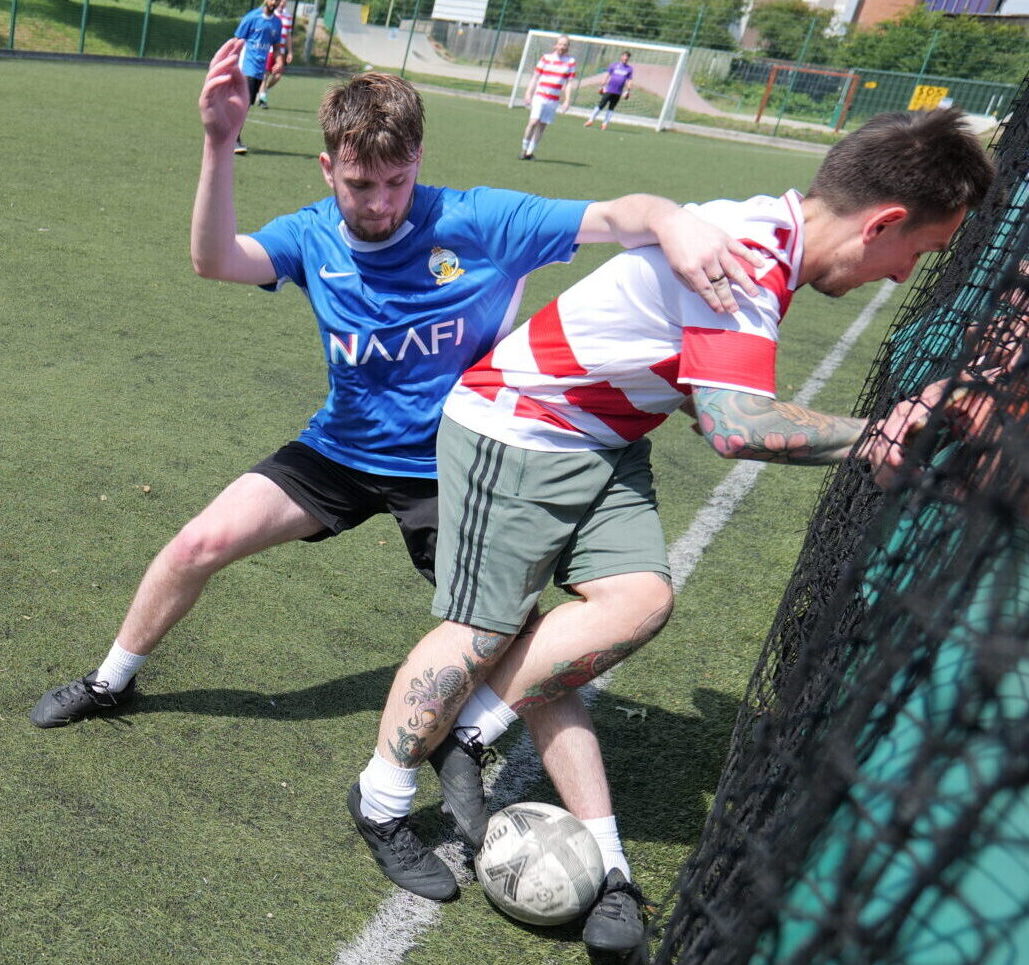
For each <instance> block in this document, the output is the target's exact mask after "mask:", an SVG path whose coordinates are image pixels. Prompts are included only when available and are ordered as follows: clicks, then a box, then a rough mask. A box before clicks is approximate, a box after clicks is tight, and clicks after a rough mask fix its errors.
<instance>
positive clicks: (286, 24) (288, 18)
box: [275, 7, 293, 51]
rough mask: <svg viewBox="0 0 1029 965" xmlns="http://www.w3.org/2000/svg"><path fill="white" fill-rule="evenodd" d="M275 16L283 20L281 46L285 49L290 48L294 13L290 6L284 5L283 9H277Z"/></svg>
mask: <svg viewBox="0 0 1029 965" xmlns="http://www.w3.org/2000/svg"><path fill="white" fill-rule="evenodd" d="M275 16H276V17H278V18H279V19H280V20H281V21H282V43H281V44H280V46H281V47H282V49H283V51H285V50H287V49H288V47H287V44H288V42H289V35H290V34H291V33H292V32H293V14H291V13H290V12H289V7H283V8H282V10H279V11H276V13H275Z"/></svg>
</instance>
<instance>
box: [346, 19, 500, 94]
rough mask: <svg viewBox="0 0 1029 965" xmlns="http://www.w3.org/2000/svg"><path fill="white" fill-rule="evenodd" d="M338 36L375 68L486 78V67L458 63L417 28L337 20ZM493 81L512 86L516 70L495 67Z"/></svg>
mask: <svg viewBox="0 0 1029 965" xmlns="http://www.w3.org/2000/svg"><path fill="white" fill-rule="evenodd" d="M336 35H337V36H338V37H339V39H340V40H341V41H342V42H343V43H344V44H345V45H346V46H347V48H348V49H349V50H350V51H351V53H353V55H354V56H355V57H358V58H359V59H361V60H363V61H365V62H366V63H368V64H371V65H372V66H373V67H388V68H390V69H392V70H399V69H401V68H403V69H404V70H405V72H407V71H410V72H412V73H416V74H436V75H437V76H440V77H460V78H463V79H464V80H478V81H483V80H485V79H486V68H485V67H479V66H476V65H474V64H455V63H453V62H452V61H450V60H447V58H446V57H442V56H440V52H439V51H438V50H437V49H436V47H435V45H434V44H433V43H432V41H431V40H429V38H428V37H427V36H426V35H425V34H423V33H418V32H417V31H415V32H413V33H412V32H411V31H409V30H408V31H402V30H398V29H397V28H395V27H394V28H390V27H376V26H372V25H370V24H363V23H347V24H343V25H342V26H341V25H340V24H339V23H338V22H337V24H336ZM489 80H490V83H498V84H507V85H509V86H510V85H511V84H513V83H514V80H515V71H513V70H509V69H507V68H504V67H497V66H495V65H494V67H493V68H492V69H491V70H490V72H489Z"/></svg>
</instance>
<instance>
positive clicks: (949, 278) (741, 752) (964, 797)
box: [653, 77, 1029, 965]
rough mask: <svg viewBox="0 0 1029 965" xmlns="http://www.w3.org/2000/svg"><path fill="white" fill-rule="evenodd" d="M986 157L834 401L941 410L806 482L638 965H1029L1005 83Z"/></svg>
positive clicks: (1018, 274)
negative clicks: (795, 527) (942, 239)
mask: <svg viewBox="0 0 1029 965" xmlns="http://www.w3.org/2000/svg"><path fill="white" fill-rule="evenodd" d="M993 147H994V154H995V158H996V161H997V166H998V173H997V177H996V179H995V181H994V184H993V186H992V187H991V190H990V193H989V195H988V197H987V199H986V202H985V203H984V204H983V205H982V206H981V208H980V209H979V210H978V211H977V212H975V214H974V215H973V216H972V217H970V218H969V219H968V220H967V221H966V223H965V225H964V227H963V228H962V231H961V234H960V236H959V237H958V238H957V240H956V242H955V244H954V246H953V248H952V250H951V252H950V253H946V254H943V255H941V256H939V257H937V258H936V259H935V260H934V261H933V262H932V263H931V264H928V265H927V266H926V268H925V269H924V270H923V271H922V273H921V274H920V275H919V277H918V280H917V283H916V284H915V286H914V287H913V288H912V290H911V291H910V293H909V294H908V296H907V298H906V300H905V302H904V304H903V305H902V306H901V309H900V314H899V315H898V318H897V319H896V321H895V323H894V325H893V327H892V329H891V331H890V332H889V333H888V335H887V337H886V340H885V341H884V343H883V345H882V347H881V349H880V351H879V355H878V357H877V359H876V361H875V363H874V365H873V367H872V370H871V372H870V374H869V376H868V379H867V381H866V384H865V389H864V391H863V393H862V398H861V400H860V402H859V404H858V413H859V414H860V415H863V416H866V417H868V418H870V419H873V420H877V419H881V418H883V417H884V416H885V415H886V414H887V413H888V412H889V411H890V409H891V408H892V407H893V406H894V405H895V404H897V403H898V402H899V401H901V400H903V399H911V398H917V397H919V396H921V394H922V393H923V392H924V390H925V388H926V386H929V385H938V386H942V392H943V395H942V398H943V399H947V398H951V399H953V400H955V402H952V403H951V404H950V405H946V404H941V403H936V404H934V405H932V406H931V407H928V406H927V411H926V418H927V421H926V424H925V426H924V428H923V429H922V431H921V432H920V433H919V434H918V435H917V438H916V439H915V440H914V442H913V443H912V444H911V446H910V452H909V455H908V458H907V461H906V464H905V466H904V467H903V468H902V470H901V472H900V474H899V478H898V479H897V480H896V481H895V482H894V483H892V484H891V485H890V486H889V488H888V489H886V490H883V489H880V488H878V487H877V486H876V485H875V484H874V483H873V482H872V480H871V478H870V476H869V473H868V471H867V469H866V468H865V467H864V466H863V465H861V464H859V463H858V462H857V461H854V462H848V463H845V464H843V466H841V467H840V468H839V470H838V471H836V472H835V473H834V474H833V475H832V476H831V477H830V478H829V480H828V482H827V483H826V485H825V487H824V490H823V494H822V499H821V501H820V504H819V506H818V508H817V509H816V511H815V514H814V517H813V519H812V521H811V525H810V527H809V530H808V534H807V538H806V541H805V544H804V547H803V549H802V551H801V554H800V557H799V559H798V561H797V565H796V568H795V570H794V573H793V576H792V578H791V581H790V584H789V586H788V587H787V590H786V594H785V596H784V597H783V600H782V603H781V604H780V607H779V612H778V614H777V616H776V620H775V623H774V625H773V626H772V629H771V632H770V634H769V637H768V639H767V641H766V643H765V647H764V650H763V652H762V654H761V656H760V658H759V661H758V665H757V668H756V670H755V672H754V675H753V677H752V678H751V682H750V686H749V688H748V693H747V696H746V699H745V701H744V704H743V706H742V708H741V710H740V712H739V715H738V717H737V722H736V727H735V730H734V733H733V737H732V741H731V746H730V749H729V757H728V762H727V764H726V767H725V770H724V771H723V774H722V778H721V780H720V782H719V786H718V790H717V792H716V796H715V803H714V806H713V808H712V811H711V814H710V816H709V818H708V821H707V823H706V826H705V828H704V830H703V832H702V834H701V836H700V839H699V841H698V843H697V847H696V849H695V851H694V852H693V854H692V855H691V856H690V857H689V858H688V859H687V861H686V862H685V864H684V865H683V867H682V870H681V874H680V877H679V880H678V882H677V884H676V886H675V888H674V890H673V891H672V893H671V895H670V896H669V898H668V901H667V903H666V906H665V908H664V910H663V912H662V913H661V915H660V916H659V917H658V919H657V922H656V925H655V929H654V933H653V934H654V935H655V942H656V941H657V938H658V937H660V938H661V941H660V946H659V947H658V948H657V949H656V959H655V961H656V962H657V963H660V965H666V963H689V965H734V963H741V965H742V963H747V965H830V963H831V965H872V963H875V965H1008V963H1015V962H1024V961H1026V960H1027V959H1026V954H1027V952H1026V949H1029V751H1027V748H1029V744H1027V734H1029V648H1027V640H1029V77H1027V78H1026V80H1025V81H1024V82H1023V84H1022V87H1021V89H1020V91H1019V93H1018V95H1017V96H1016V99H1015V102H1014V105H1013V108H1012V112H1011V114H1010V115H1009V116H1008V118H1007V120H1006V121H1005V124H1004V126H1003V128H1002V129H1001V131H1000V133H999V135H998V136H997V137H996V138H995V139H994V143H993ZM958 402H959V403H960V405H958V408H957V409H955V407H954V406H955V404H956V403H958ZM961 411H963V412H964V415H966V416H971V418H969V419H968V420H966V419H965V418H964V417H958V415H957V413H958V412H961ZM908 441H909V442H910V439H909V440H908Z"/></svg>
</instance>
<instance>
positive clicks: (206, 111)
mask: <svg viewBox="0 0 1029 965" xmlns="http://www.w3.org/2000/svg"><path fill="white" fill-rule="evenodd" d="M243 44H244V41H243V40H240V39H238V38H235V37H234V38H233V39H232V40H229V41H227V42H226V43H225V44H223V45H222V46H221V47H220V48H219V50H218V52H217V53H216V54H215V55H214V57H213V58H212V59H211V65H210V67H209V68H208V69H207V76H206V77H205V78H204V86H203V87H202V88H201V90H200V101H199V106H200V120H201V122H202V123H203V125H204V133H206V134H207V136H208V137H209V138H210V139H211V140H212V141H215V142H225V141H235V139H236V135H238V134H239V132H240V131H241V130H242V128H243V122H244V121H245V120H246V116H247V111H248V110H249V109H250V92H249V89H248V88H247V81H246V78H245V77H244V76H243V72H242V71H241V70H240V69H239V54H240V51H241V50H242V49H243Z"/></svg>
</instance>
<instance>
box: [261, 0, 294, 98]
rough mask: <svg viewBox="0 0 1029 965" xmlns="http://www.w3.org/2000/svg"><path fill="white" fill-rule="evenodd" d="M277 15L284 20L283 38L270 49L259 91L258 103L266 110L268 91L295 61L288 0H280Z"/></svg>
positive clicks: (291, 19) (276, 10)
mask: <svg viewBox="0 0 1029 965" xmlns="http://www.w3.org/2000/svg"><path fill="white" fill-rule="evenodd" d="M275 16H276V17H278V18H279V20H281V21H282V40H281V41H280V43H279V46H278V47H276V48H275V49H273V50H269V51H268V64H267V70H266V72H265V75H264V80H263V81H261V89H260V90H259V91H258V92H257V103H258V104H260V105H261V107H263V108H265V110H267V108H268V91H269V90H271V89H272V88H273V87H274V86H275V85H276V84H277V83H278V82H279V81H280V80H282V75H283V74H284V73H286V68H287V67H288V66H289V65H290V64H292V63H293V14H292V13H290V10H289V7H288V6H287V5H286V0H279V5H278V6H277V7H276V8H275Z"/></svg>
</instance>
